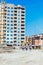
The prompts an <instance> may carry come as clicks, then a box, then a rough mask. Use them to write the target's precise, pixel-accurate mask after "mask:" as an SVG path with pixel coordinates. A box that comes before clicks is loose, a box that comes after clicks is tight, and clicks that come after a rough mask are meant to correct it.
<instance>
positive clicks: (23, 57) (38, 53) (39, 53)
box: [0, 50, 43, 65]
mask: <svg viewBox="0 0 43 65" xmlns="http://www.w3.org/2000/svg"><path fill="white" fill-rule="evenodd" d="M0 65H43V50H31V51H30V50H28V51H26V50H15V51H14V52H11V53H8V52H6V53H0Z"/></svg>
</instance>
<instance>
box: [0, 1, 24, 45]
mask: <svg viewBox="0 0 43 65" xmlns="http://www.w3.org/2000/svg"><path fill="white" fill-rule="evenodd" d="M24 41H25V7H23V6H20V5H18V6H15V5H14V4H7V3H5V1H4V0H3V1H2V2H1V3H0V43H6V44H17V45H20V44H22V43H23V42H24Z"/></svg>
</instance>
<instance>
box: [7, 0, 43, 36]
mask: <svg viewBox="0 0 43 65" xmlns="http://www.w3.org/2000/svg"><path fill="white" fill-rule="evenodd" d="M6 3H14V4H15V5H18V4H20V5H22V6H25V8H26V36H29V35H34V34H40V33H43V0H6Z"/></svg>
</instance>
